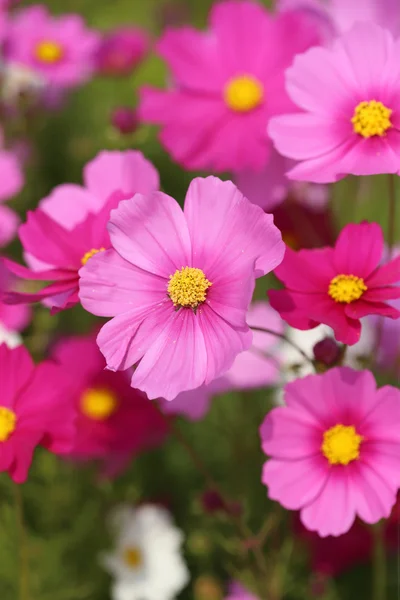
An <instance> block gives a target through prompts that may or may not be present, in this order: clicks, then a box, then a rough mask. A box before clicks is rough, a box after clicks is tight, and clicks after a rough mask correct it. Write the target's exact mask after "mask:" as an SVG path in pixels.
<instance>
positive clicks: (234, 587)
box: [225, 581, 258, 600]
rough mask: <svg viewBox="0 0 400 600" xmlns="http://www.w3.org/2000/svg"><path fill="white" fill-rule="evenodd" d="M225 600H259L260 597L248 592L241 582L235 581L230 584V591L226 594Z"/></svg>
mask: <svg viewBox="0 0 400 600" xmlns="http://www.w3.org/2000/svg"><path fill="white" fill-rule="evenodd" d="M225 600H258V598H257V596H254V594H251V593H250V592H248V591H247V590H246V588H244V587H243V586H242V585H241V584H240V583H237V582H236V581H233V582H232V583H231V584H230V586H229V592H228V595H227V596H225Z"/></svg>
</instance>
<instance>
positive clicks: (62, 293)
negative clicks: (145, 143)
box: [6, 150, 159, 311]
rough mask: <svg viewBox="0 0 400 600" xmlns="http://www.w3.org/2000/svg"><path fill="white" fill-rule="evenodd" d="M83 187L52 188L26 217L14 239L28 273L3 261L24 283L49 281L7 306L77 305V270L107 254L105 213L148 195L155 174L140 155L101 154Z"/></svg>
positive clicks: (14, 296) (11, 298)
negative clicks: (138, 195) (99, 254)
mask: <svg viewBox="0 0 400 600" xmlns="http://www.w3.org/2000/svg"><path fill="white" fill-rule="evenodd" d="M83 179H84V187H81V186H78V185H75V184H63V185H60V186H58V187H56V188H55V189H54V190H53V192H52V193H51V194H50V196H48V197H47V198H44V199H43V200H42V201H41V202H40V204H39V208H37V209H36V210H34V211H31V212H29V213H28V218H27V222H26V223H24V224H23V225H21V227H20V229H19V236H20V239H21V242H22V245H23V247H24V251H25V258H26V261H27V263H28V264H29V266H30V267H31V268H30V269H28V268H26V267H23V266H21V265H17V264H15V263H12V262H11V261H7V263H6V264H7V266H8V268H9V269H10V271H12V272H13V273H14V274H15V275H17V276H19V277H22V278H24V279H32V280H38V281H53V283H51V284H50V285H48V286H46V287H44V288H43V289H42V290H41V291H39V292H36V293H32V294H22V293H19V292H15V293H9V294H8V295H7V297H6V298H7V302H9V303H21V302H25V303H27V302H38V301H40V300H44V299H46V303H47V304H48V305H49V306H50V307H51V308H52V309H53V310H55V311H56V310H63V309H66V308H70V307H71V306H73V305H74V304H76V303H77V302H78V301H79V298H78V283H79V275H78V272H79V269H80V268H81V267H82V265H84V264H86V262H87V261H88V260H89V259H90V258H91V257H92V256H93V255H94V254H96V253H97V252H102V251H104V250H106V249H107V248H109V246H110V240H109V235H108V232H107V228H106V225H107V222H108V220H109V216H110V211H111V209H113V208H116V206H117V205H118V203H119V201H120V200H121V199H123V198H130V197H132V196H133V195H134V194H135V193H136V192H140V193H151V192H152V191H154V190H156V189H157V188H158V185H159V179H158V174H157V171H156V169H155V168H154V167H153V165H152V164H151V163H150V162H149V161H147V160H146V159H145V158H144V157H143V155H142V154H141V153H140V152H136V151H133V150H127V151H125V152H118V151H103V152H100V154H98V156H97V157H96V158H95V159H94V160H92V161H91V162H89V163H88V164H87V165H86V167H85V169H84V175H83Z"/></svg>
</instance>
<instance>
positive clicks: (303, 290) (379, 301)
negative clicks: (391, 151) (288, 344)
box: [269, 222, 400, 345]
mask: <svg viewBox="0 0 400 600" xmlns="http://www.w3.org/2000/svg"><path fill="white" fill-rule="evenodd" d="M382 254H383V234H382V229H381V227H380V225H378V224H377V223H366V222H364V223H360V224H358V225H355V224H349V225H346V227H344V228H343V229H342V231H341V233H340V235H339V237H338V239H337V241H336V244H335V247H334V248H328V247H326V248H319V249H317V250H300V251H299V252H294V251H293V250H291V249H290V248H286V253H285V257H284V259H283V261H282V263H281V264H280V265H279V267H278V268H277V269H276V270H275V275H276V276H277V277H278V279H280V280H281V281H282V282H283V283H284V284H285V286H286V289H284V290H271V291H270V292H269V298H270V302H271V306H272V307H273V308H275V309H276V310H277V311H278V312H279V314H280V315H281V317H282V319H284V320H285V321H286V322H287V323H289V325H291V326H292V327H296V328H297V329H302V330H306V329H312V328H313V327H316V326H317V325H319V324H320V323H324V324H325V325H329V327H332V329H333V330H334V333H335V337H336V339H337V340H338V341H339V342H343V343H344V344H350V345H352V344H355V343H357V342H358V340H359V339H360V334H361V321H360V319H362V318H363V317H366V316H368V315H382V316H385V317H390V318H391V319H398V318H399V317H400V311H398V310H397V309H395V308H393V307H392V306H391V305H390V304H388V303H387V301H388V300H394V299H396V298H400V287H398V286H395V285H394V284H398V283H399V282H400V256H398V257H397V258H395V259H394V260H392V261H390V262H388V263H386V264H384V265H380V262H381V259H382Z"/></svg>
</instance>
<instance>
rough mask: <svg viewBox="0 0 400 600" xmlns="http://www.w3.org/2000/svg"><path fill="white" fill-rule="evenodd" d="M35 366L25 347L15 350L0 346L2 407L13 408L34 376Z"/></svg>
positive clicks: (0, 396)
mask: <svg viewBox="0 0 400 600" xmlns="http://www.w3.org/2000/svg"><path fill="white" fill-rule="evenodd" d="M33 372H34V364H33V361H32V359H31V357H30V355H29V352H28V351H27V350H26V348H25V347H24V346H18V347H17V348H14V349H13V350H10V349H9V348H7V346H6V345H5V344H1V345H0V405H1V406H5V407H6V408H7V407H8V408H13V407H14V406H15V401H16V399H17V398H18V395H19V393H20V392H21V390H23V388H24V387H25V386H27V385H28V383H29V381H30V379H31V378H32V376H33Z"/></svg>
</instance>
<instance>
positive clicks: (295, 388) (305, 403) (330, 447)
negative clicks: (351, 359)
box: [260, 367, 400, 537]
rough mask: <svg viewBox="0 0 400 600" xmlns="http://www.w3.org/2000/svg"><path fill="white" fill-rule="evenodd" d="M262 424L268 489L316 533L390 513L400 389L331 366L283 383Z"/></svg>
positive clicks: (398, 473) (399, 481) (397, 461)
mask: <svg viewBox="0 0 400 600" xmlns="http://www.w3.org/2000/svg"><path fill="white" fill-rule="evenodd" d="M284 400H285V406H281V407H278V408H274V409H273V410H272V411H271V412H270V413H269V414H268V415H267V416H266V418H265V420H264V423H263V424H262V426H261V428H260V435H261V441H262V448H263V451H264V452H265V454H267V455H268V456H270V457H271V458H270V460H268V461H267V462H266V463H265V465H264V469H263V474H262V481H263V483H264V484H265V485H266V486H267V487H268V495H269V497H270V498H271V499H272V500H277V501H278V502H280V503H281V504H282V506H284V507H285V508H286V509H289V510H301V513H300V517H301V521H302V523H303V525H304V526H305V527H306V528H307V529H309V530H311V531H316V532H317V533H318V534H319V535H320V536H321V537H326V536H328V535H334V536H338V535H342V534H343V533H346V531H348V530H349V529H350V527H351V526H352V524H353V522H354V520H355V518H356V516H358V517H360V519H362V520H363V521H365V522H366V523H370V524H372V523H377V522H378V521H379V520H380V519H382V518H387V517H389V515H390V513H391V510H392V508H393V506H394V505H395V502H396V494H397V491H398V489H399V487H400V391H399V390H398V389H396V388H393V387H391V386H385V387H383V388H381V389H379V390H377V389H376V383H375V380H374V377H373V375H372V373H370V372H369V371H353V370H352V369H349V368H347V367H339V368H334V369H331V370H329V371H327V372H326V373H325V374H323V375H309V376H308V377H304V378H303V379H297V380H296V381H294V382H292V383H289V384H287V385H286V387H285V399H284Z"/></svg>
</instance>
